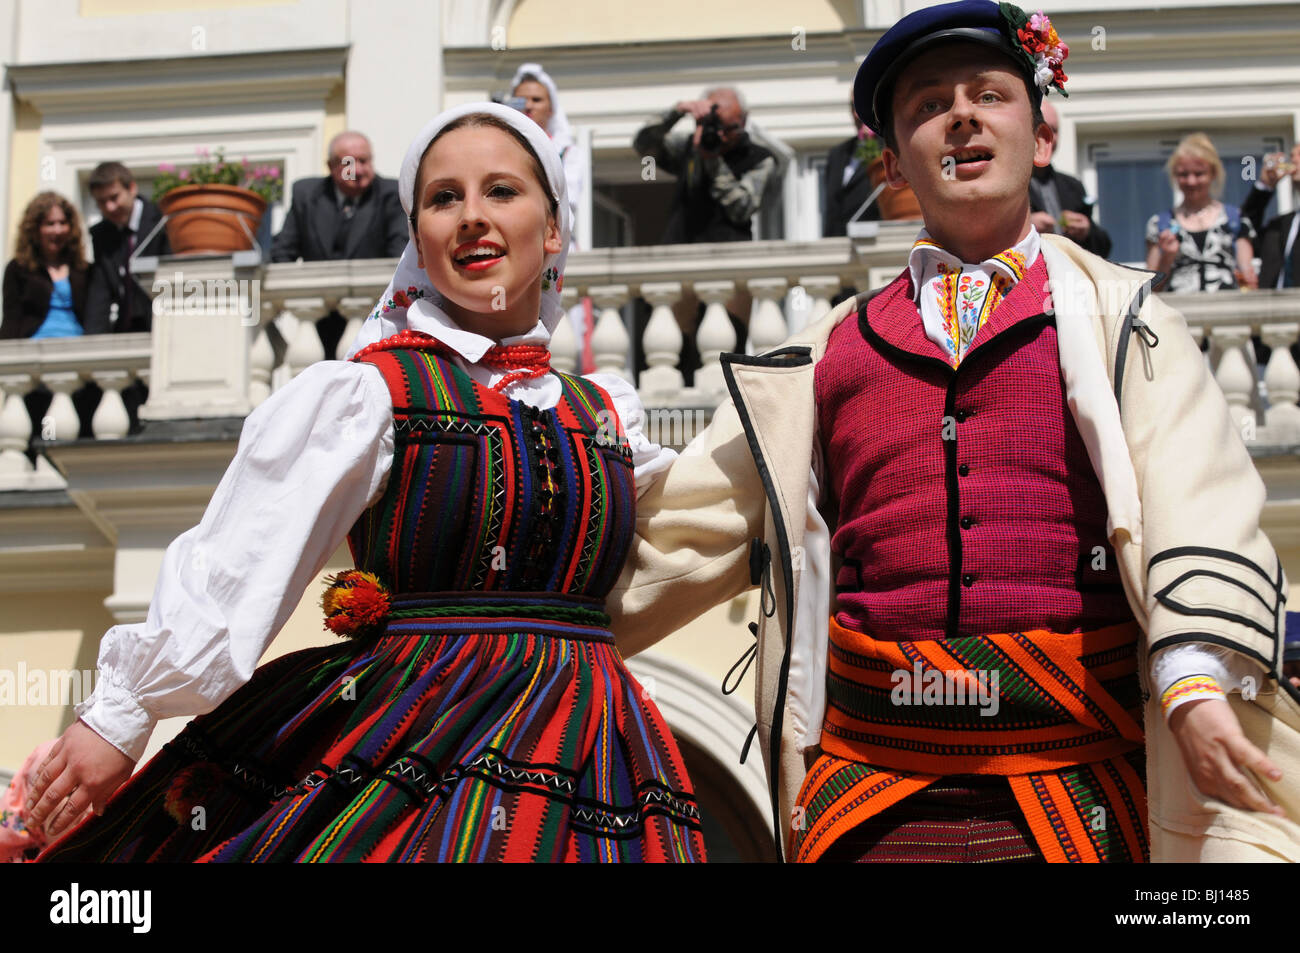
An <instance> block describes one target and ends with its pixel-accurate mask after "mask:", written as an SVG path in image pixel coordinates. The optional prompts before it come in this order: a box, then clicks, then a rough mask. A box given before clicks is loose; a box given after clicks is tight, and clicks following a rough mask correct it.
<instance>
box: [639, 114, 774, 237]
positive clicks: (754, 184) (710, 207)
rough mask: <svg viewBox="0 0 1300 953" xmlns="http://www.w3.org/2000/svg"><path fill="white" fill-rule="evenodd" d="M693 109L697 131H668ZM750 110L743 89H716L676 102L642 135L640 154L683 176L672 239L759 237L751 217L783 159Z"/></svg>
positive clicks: (671, 221) (669, 230)
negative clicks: (755, 128) (758, 132)
mask: <svg viewBox="0 0 1300 953" xmlns="http://www.w3.org/2000/svg"><path fill="white" fill-rule="evenodd" d="M687 115H689V116H692V117H693V118H694V119H695V131H694V132H693V133H689V132H684V131H683V132H670V131H669V130H671V129H672V127H673V126H675V125H676V124H677V122H678V120H680V119H681V118H682V117H683V116H687ZM747 115H748V114H747V112H746V110H745V105H744V102H743V101H742V100H741V97H740V93H738V92H737V91H736V90H734V89H730V88H719V89H711V90H708V91H707V92H705V94H704V98H703V99H692V100H683V101H681V102H679V103H677V105H675V106H674V107H673V108H672V109H670V110H668V112H666V113H664V115H663V118H662V119H661V120H660V121H659V122H655V123H651V124H650V125H648V126H646V127H645V128H643V129H642V130H641V131H640V132H638V133H637V134H636V139H635V140H633V143H632V144H633V147H634V148H635V149H636V151H637V154H638V155H641V156H643V157H644V156H652V157H653V158H654V160H655V163H656V165H657V167H658V168H662V169H663V170H664V171H665V172H671V173H672V174H673V175H675V176H677V195H676V197H675V199H674V201H673V210H672V217H671V218H670V219H669V222H668V228H667V229H666V230H665V232H664V238H663V241H664V243H665V244H681V243H687V242H739V241H748V240H750V239H752V238H753V237H754V236H753V232H752V230H751V228H750V219H751V218H752V217H753V215H754V213H755V212H756V211H758V208H759V206H760V205H761V204H762V201H763V193H764V190H765V189H766V187H767V183H768V179H769V177H770V176H771V175H772V174H773V172H775V171H776V166H777V163H776V157H775V156H773V155H772V153H771V152H769V151H768V150H767V149H765V148H763V147H762V146H760V145H758V144H757V143H756V142H754V141H752V140H751V139H750V137H749V134H748V133H747V132H745V121H746V118H747Z"/></svg>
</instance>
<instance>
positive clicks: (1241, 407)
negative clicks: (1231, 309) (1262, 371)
mask: <svg viewBox="0 0 1300 953" xmlns="http://www.w3.org/2000/svg"><path fill="white" fill-rule="evenodd" d="M1210 341H1211V342H1212V344H1213V346H1214V347H1215V348H1217V349H1219V350H1220V351H1221V353H1222V357H1220V358H1219V365H1218V368H1217V369H1216V370H1215V372H1214V379H1215V380H1216V381H1218V383H1219V387H1220V388H1222V390H1223V396H1224V397H1226V398H1227V400H1228V416H1229V417H1230V418H1231V419H1232V425H1233V426H1234V427H1236V428H1237V430H1238V431H1239V432H1240V433H1241V435H1242V439H1244V440H1246V441H1248V442H1249V441H1252V440H1254V439H1255V436H1256V423H1255V411H1254V410H1253V409H1252V408H1251V406H1250V400H1251V395H1252V394H1253V392H1254V390H1255V375H1254V373H1253V372H1252V371H1251V368H1250V363H1249V362H1247V360H1246V352H1245V348H1246V347H1247V346H1248V345H1249V344H1250V328H1248V327H1246V328H1243V327H1228V328H1212V329H1211V330H1210Z"/></svg>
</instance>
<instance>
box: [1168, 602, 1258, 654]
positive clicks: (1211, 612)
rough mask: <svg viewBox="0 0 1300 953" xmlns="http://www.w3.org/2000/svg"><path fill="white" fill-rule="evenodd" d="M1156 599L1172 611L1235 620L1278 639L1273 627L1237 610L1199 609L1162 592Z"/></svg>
mask: <svg viewBox="0 0 1300 953" xmlns="http://www.w3.org/2000/svg"><path fill="white" fill-rule="evenodd" d="M1156 601H1158V602H1159V603H1160V604H1161V605H1163V606H1164V607H1165V608H1166V609H1168V610H1170V611H1171V612H1177V613H1178V614H1179V615H1186V616H1203V617H1205V618H1207V619H1223V620H1224V621H1225V622H1234V623H1236V624H1237V625H1240V626H1243V627H1245V628H1247V629H1253V630H1255V631H1256V632H1258V633H1259V634H1260V635H1263V636H1266V637H1268V638H1270V639H1272V640H1273V641H1274V642H1276V641H1277V634H1276V633H1275V632H1273V631H1272V630H1271V629H1267V628H1265V627H1264V626H1262V625H1260V624H1259V623H1258V622H1256V621H1255V620H1254V619H1249V618H1247V617H1246V616H1244V615H1239V614H1238V613H1236V612H1228V611H1227V610H1226V609H1197V608H1194V607H1192V606H1188V605H1184V604H1183V603H1181V602H1174V601H1173V600H1172V599H1170V598H1169V597H1168V596H1164V597H1163V598H1162V597H1161V595H1160V594H1157V595H1156Z"/></svg>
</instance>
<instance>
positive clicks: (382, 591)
mask: <svg viewBox="0 0 1300 953" xmlns="http://www.w3.org/2000/svg"><path fill="white" fill-rule="evenodd" d="M325 581H326V582H328V583H329V588H327V589H326V590H325V593H324V595H322V596H321V600H320V604H321V608H322V609H324V610H325V627H326V628H327V629H329V630H330V631H331V632H333V633H334V634H335V635H344V636H347V637H348V638H350V639H355V638H362V637H364V636H368V635H370V634H371V633H373V632H376V631H377V630H378V629H379V628H380V627H381V626H383V624H384V622H385V621H386V620H387V619H388V613H389V611H390V610H391V608H392V600H391V598H390V597H389V593H388V590H387V589H386V588H384V584H383V583H382V582H380V581H379V577H378V576H376V575H375V574H374V573H369V572H365V571H363V570H360V569H349V570H347V571H346V572H341V573H339V574H338V575H336V576H327V577H326V580H325Z"/></svg>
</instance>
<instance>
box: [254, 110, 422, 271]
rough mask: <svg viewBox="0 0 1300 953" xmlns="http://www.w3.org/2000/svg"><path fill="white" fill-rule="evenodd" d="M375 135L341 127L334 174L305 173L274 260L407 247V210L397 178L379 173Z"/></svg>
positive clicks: (391, 254)
mask: <svg viewBox="0 0 1300 953" xmlns="http://www.w3.org/2000/svg"><path fill="white" fill-rule="evenodd" d="M372 159H373V157H372V153H371V149H370V140H369V139H367V138H366V137H365V136H363V135H362V134H361V133H359V132H340V133H339V134H338V135H337V136H335V137H334V138H333V139H331V140H330V145H329V162H328V163H327V165H328V168H329V173H330V174H329V175H327V176H321V177H317V178H310V179H299V180H298V181H297V182H295V183H294V184H293V197H292V199H291V201H290V205H289V211H288V212H287V213H286V214H285V218H284V227H283V228H282V229H281V230H280V233H279V234H278V235H276V236H275V238H274V239H273V240H272V242H271V261H297V260H298V259H299V258H301V259H302V260H303V261H338V260H342V259H351V258H397V257H398V256H399V255H401V254H402V249H404V248H405V247H406V239H407V233H406V216H405V215H404V214H403V213H402V203H401V200H400V199H399V198H398V197H397V182H396V181H395V180H393V179H386V178H384V177H383V176H380V175H376V174H375V168H374V166H373V165H372V164H371V163H372Z"/></svg>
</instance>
